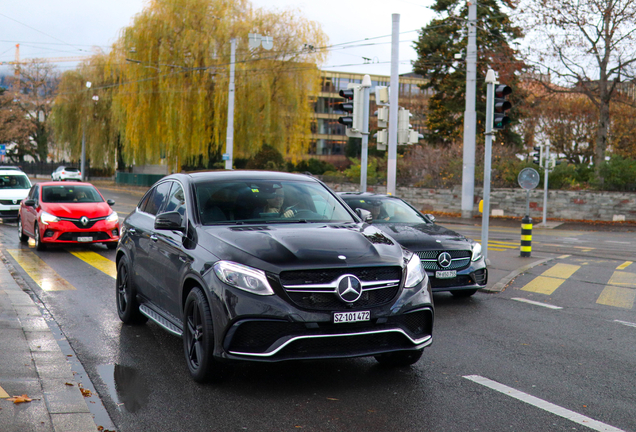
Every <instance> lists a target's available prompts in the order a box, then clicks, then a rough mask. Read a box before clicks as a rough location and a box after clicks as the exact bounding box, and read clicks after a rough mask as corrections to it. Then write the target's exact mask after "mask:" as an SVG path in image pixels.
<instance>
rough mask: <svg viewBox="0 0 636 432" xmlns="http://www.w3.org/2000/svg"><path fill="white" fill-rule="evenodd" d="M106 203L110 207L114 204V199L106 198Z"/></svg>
mask: <svg viewBox="0 0 636 432" xmlns="http://www.w3.org/2000/svg"><path fill="white" fill-rule="evenodd" d="M106 204H108V205H109V206H111V207H112V206H114V205H115V200H112V199H109V200H106Z"/></svg>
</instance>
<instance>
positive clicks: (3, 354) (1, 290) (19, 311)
mask: <svg viewBox="0 0 636 432" xmlns="http://www.w3.org/2000/svg"><path fill="white" fill-rule="evenodd" d="M0 259H2V261H3V262H0V346H1V347H2V349H0V430H1V431H3V432H23V431H38V432H40V431H42V432H48V431H52V432H85V431H86V432H89V431H90V432H95V431H97V426H96V425H95V422H94V420H93V416H92V414H91V413H90V412H89V410H88V406H87V404H86V401H85V400H84V396H83V395H82V393H81V391H80V388H79V387H78V383H77V382H76V381H75V378H74V376H73V372H72V371H71V367H70V365H69V363H68V361H67V360H66V357H65V356H64V354H62V351H61V349H60V347H59V346H58V344H57V342H56V340H55V338H54V336H53V334H52V332H51V330H50V329H49V327H48V325H47V323H46V321H45V320H44V318H43V317H42V314H41V313H40V309H39V308H38V306H37V305H36V304H35V303H34V302H33V300H32V299H31V297H29V295H28V294H27V293H25V292H24V291H22V289H21V288H20V287H19V286H18V284H17V283H16V282H15V280H14V279H13V276H12V275H11V273H10V272H9V269H8V268H7V266H6V264H5V259H4V256H3V255H2V253H1V252H0ZM21 395H27V397H28V398H30V399H31V401H30V402H24V403H19V404H15V403H13V402H12V401H10V400H9V398H10V397H13V396H21Z"/></svg>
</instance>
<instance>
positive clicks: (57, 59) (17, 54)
mask: <svg viewBox="0 0 636 432" xmlns="http://www.w3.org/2000/svg"><path fill="white" fill-rule="evenodd" d="M90 57H91V56H72V57H38V58H33V59H22V60H20V44H16V46H15V60H14V61H4V62H0V65H24V64H27V63H29V62H30V61H33V60H43V61H46V62H49V63H57V62H74V61H82V60H86V59H89V58H90ZM17 69H18V68H16V70H17Z"/></svg>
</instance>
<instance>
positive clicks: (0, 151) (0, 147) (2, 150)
mask: <svg viewBox="0 0 636 432" xmlns="http://www.w3.org/2000/svg"><path fill="white" fill-rule="evenodd" d="M6 154H7V146H6V145H5V144H0V156H4V155H6Z"/></svg>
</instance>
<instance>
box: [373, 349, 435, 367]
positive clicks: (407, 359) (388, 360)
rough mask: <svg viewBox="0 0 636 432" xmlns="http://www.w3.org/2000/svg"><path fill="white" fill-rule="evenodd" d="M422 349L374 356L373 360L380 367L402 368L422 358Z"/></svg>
mask: <svg viewBox="0 0 636 432" xmlns="http://www.w3.org/2000/svg"><path fill="white" fill-rule="evenodd" d="M423 352H424V348H422V349H420V350H414V351H397V352H391V353H386V354H380V355H377V356H375V359H376V360H377V361H378V363H380V364H381V365H382V366H389V367H404V366H411V365H412V364H415V363H417V361H418V360H419V359H420V358H421V357H422V353H423Z"/></svg>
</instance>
